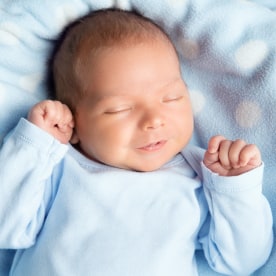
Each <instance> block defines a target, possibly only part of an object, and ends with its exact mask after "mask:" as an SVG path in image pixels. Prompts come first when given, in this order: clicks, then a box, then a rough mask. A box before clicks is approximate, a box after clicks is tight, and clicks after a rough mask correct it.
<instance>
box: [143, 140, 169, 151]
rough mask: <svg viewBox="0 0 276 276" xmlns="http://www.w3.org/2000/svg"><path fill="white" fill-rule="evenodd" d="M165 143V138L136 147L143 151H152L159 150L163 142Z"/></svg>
mask: <svg viewBox="0 0 276 276" xmlns="http://www.w3.org/2000/svg"><path fill="white" fill-rule="evenodd" d="M166 143H167V141H166V140H162V141H158V142H154V143H150V144H148V145H146V146H144V147H141V148H138V149H139V150H142V151H145V152H152V151H157V150H160V149H161V148H162V147H163V146H164V145H165V144H166Z"/></svg>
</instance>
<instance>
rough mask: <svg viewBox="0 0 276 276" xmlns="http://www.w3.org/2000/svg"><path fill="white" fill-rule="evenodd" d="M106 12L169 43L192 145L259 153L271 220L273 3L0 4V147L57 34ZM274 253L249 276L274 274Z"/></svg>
mask: <svg viewBox="0 0 276 276" xmlns="http://www.w3.org/2000/svg"><path fill="white" fill-rule="evenodd" d="M112 6H116V7H120V8H123V9H132V8H135V9H137V10H138V11H140V12H142V13H143V14H144V15H146V16H148V17H151V18H152V19H154V20H156V21H157V22H158V23H160V24H161V25H162V26H163V27H164V28H165V29H166V31H167V32H168V33H169V35H170V36H171V37H172V39H173V41H174V43H175V45H176V47H177V50H178V52H179V57H180V59H181V66H182V71H183V78H184V79H185V80H186V82H187V84H188V87H189V90H190V94H191V98H192V102H193V109H194V114H195V134H194V137H193V140H192V142H193V143H195V144H198V145H200V146H202V147H206V143H207V141H208V139H209V138H210V136H212V135H214V134H218V133H220V134H223V135H225V136H227V137H228V138H230V139H236V138H243V139H245V140H247V141H248V142H250V143H256V144H257V145H258V146H259V147H260V149H261V151H262V155H263V160H264V163H265V179H264V188H263V190H264V193H265V195H266V196H267V197H268V199H269V201H270V203H271V206H272V209H273V213H274V220H275V219H276V185H275V183H276V174H275V173H274V172H275V171H276V147H275V144H276V143H275V142H276V138H274V135H276V123H275V122H276V111H275V110H274V104H276V13H275V10H276V1H274V0H263V1H262V0H255V1H242V0H193V1H191V0H190V1H188V0H187V1H184V0H121V1H115V0H114V1H113V0H101V1H98V0H70V1H68V0H55V1H37V0H13V1H10V0H1V3H0V143H1V140H2V138H3V136H4V135H5V134H6V133H7V132H8V131H9V130H10V129H11V128H12V127H13V126H14V125H15V123H16V122H17V121H18V119H19V118H20V117H21V116H26V114H27V111H28V109H29V108H30V106H32V105H33V104H34V103H36V102H37V101H40V100H41V99H44V98H46V97H47V96H48V95H49V93H50V91H48V90H47V86H46V79H45V75H46V72H47V60H48V56H49V53H50V51H51V49H52V48H53V46H54V43H55V39H56V37H57V36H58V34H59V32H60V31H61V30H62V28H63V27H64V26H65V25H66V24H68V23H69V22H71V21H72V20H74V19H76V18H77V17H79V16H82V15H84V14H85V13H87V12H88V11H90V10H96V9H100V8H106V7H112ZM0 181H1V180H0ZM238 215H239V214H237V216H238ZM249 227H251V226H249ZM252 227H254V226H252ZM248 231H250V228H249V229H248ZM274 232H275V231H274ZM0 234H1V230H0ZM275 248H276V246H275V247H274V249H273V252H272V255H271V257H270V260H269V261H268V263H267V264H266V265H265V266H264V267H263V268H261V269H260V270H259V271H258V272H256V273H255V274H254V275H266V276H270V275H276V250H275ZM11 256H12V252H10V251H2V252H1V254H0V275H1V276H2V275H6V273H5V271H7V270H8V267H9V263H10V259H11ZM197 257H198V265H199V272H200V275H204V276H206V275H218V274H217V273H214V272H212V271H210V269H209V268H208V267H207V265H206V262H205V261H204V257H203V256H202V255H201V254H200V253H199V254H198V256H197ZM184 274H185V272H183V275H184Z"/></svg>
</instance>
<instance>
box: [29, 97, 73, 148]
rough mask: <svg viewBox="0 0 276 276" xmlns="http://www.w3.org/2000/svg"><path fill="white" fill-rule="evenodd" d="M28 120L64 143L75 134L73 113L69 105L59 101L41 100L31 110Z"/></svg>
mask: <svg viewBox="0 0 276 276" xmlns="http://www.w3.org/2000/svg"><path fill="white" fill-rule="evenodd" d="M28 120H29V121H30V122H31V123H33V124H35V125H36V126H38V127H39V128H41V129H43V130H44V131H46V132H48V133H49V134H51V135H52V136H54V137H55V138H56V139H57V140H59V141H60V142H61V143H63V144H66V143H68V142H69V141H70V138H71V136H72V134H73V128H74V120H73V115H72V113H71V111H70V109H69V108H68V106H67V105H65V104H63V103H61V102H59V101H51V100H44V101H42V102H39V103H38V104H36V105H35V106H34V107H33V108H32V109H31V110H30V112H29V114H28Z"/></svg>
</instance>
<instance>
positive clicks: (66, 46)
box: [52, 9, 173, 111]
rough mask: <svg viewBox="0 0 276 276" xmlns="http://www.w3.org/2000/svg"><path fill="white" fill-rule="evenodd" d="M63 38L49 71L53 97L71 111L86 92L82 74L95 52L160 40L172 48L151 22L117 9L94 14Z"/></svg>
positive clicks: (165, 36) (158, 27) (78, 22)
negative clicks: (52, 80) (51, 79)
mask: <svg viewBox="0 0 276 276" xmlns="http://www.w3.org/2000/svg"><path fill="white" fill-rule="evenodd" d="M63 37H64V38H63V40H62V41H61V43H60V45H59V48H58V49H57V51H56V54H55V55H54V58H53V68H52V71H53V79H54V86H55V95H56V98H57V99H58V100H60V101H62V102H63V103H65V104H67V105H68V106H69V107H70V108H71V110H72V111H74V109H75V106H76V104H77V101H78V99H79V98H80V97H81V96H82V95H83V94H84V93H85V84H84V82H85V74H84V72H85V70H86V68H87V66H89V65H91V64H90V57H91V56H93V55H95V54H97V52H98V51H100V50H102V49H104V48H108V47H113V46H116V45H117V46H118V45H120V46H121V45H122V46H129V45H131V44H137V43H143V42H144V41H154V40H160V39H163V40H164V41H167V42H168V43H169V44H171V45H172V43H171V41H170V38H169V36H168V35H167V34H166V33H165V31H164V30H163V29H162V28H161V27H160V26H159V25H157V24H156V23H155V22H153V21H152V20H151V19H149V18H146V17H144V16H142V15H140V14H138V13H137V12H133V11H125V10H120V9H104V10H97V11H93V12H91V13H89V14H88V15H86V16H84V17H83V18H81V19H79V20H77V21H76V22H74V23H73V24H72V25H70V26H69V27H68V28H67V29H66V30H65V32H64V36H63ZM172 47H173V45H172Z"/></svg>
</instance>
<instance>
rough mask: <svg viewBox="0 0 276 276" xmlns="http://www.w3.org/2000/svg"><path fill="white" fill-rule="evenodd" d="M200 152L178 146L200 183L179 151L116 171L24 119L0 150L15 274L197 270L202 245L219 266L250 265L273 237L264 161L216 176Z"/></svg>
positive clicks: (7, 242) (4, 230) (3, 214)
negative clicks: (155, 162) (161, 161)
mask: <svg viewBox="0 0 276 276" xmlns="http://www.w3.org/2000/svg"><path fill="white" fill-rule="evenodd" d="M67 150H68V151H67ZM198 153H199V151H198V149H197V148H196V149H194V147H191V148H187V149H185V150H184V151H183V155H184V156H185V157H186V158H187V161H188V162H190V164H191V165H192V166H193V167H195V168H196V167H197V168H198V166H200V164H201V167H202V175H203V185H202V182H201V181H200V179H199V177H198V176H197V174H196V173H195V171H194V170H193V169H192V167H191V166H190V165H189V163H187V161H186V159H184V158H183V155H181V154H178V155H177V156H176V157H175V158H173V159H172V160H171V161H169V162H168V163H167V164H165V165H164V166H163V167H162V168H160V169H159V170H156V171H153V172H148V173H143V172H135V171H129V170H122V169H118V168H114V167H110V166H106V165H103V164H99V163H97V162H94V161H92V160H89V159H87V158H86V157H84V156H83V155H82V154H80V153H79V152H77V151H76V150H75V149H73V148H72V147H70V146H66V145H63V144H60V143H59V142H58V141H57V140H55V139H54V138H53V137H51V136H50V135H49V134H48V133H46V132H44V131H43V130H41V129H39V128H37V127H36V126H34V125H32V124H31V123H29V122H28V121H26V120H25V119H22V120H20V122H19V124H18V125H17V127H16V128H15V130H14V131H13V133H12V134H11V135H10V136H9V138H8V139H6V140H5V142H4V144H3V147H2V150H1V151H0V162H1V163H2V164H3V165H2V168H1V171H0V178H1V181H2V184H1V193H0V229H1V230H0V233H1V235H0V247H2V248H14V249H18V251H17V253H16V255H15V258H14V263H13V265H12V269H11V275H14V276H17V275H18V276H19V275H28V276H37V275H40V276H44V275H45V276H48V275H58V276H63V275H64V276H70V275H72V276H75V275H95V276H96V275H99V276H103V275H110V276H111V275H112V276H116V275H118V276H129V275H131V276H139V275H143V276H168V275H174V276H178V275H179V276H181V275H184V274H185V275H187V276H194V275H197V267H196V261H195V255H194V253H195V250H196V249H199V248H202V249H203V250H204V253H205V255H206V258H207V260H208V262H209V264H210V266H212V267H213V268H214V269H215V270H216V271H219V272H222V273H225V274H233V275H247V274H249V273H250V272H252V271H254V270H255V269H256V268H258V267H260V266H261V265H263V264H264V262H265V261H266V260H267V258H268V257H269V254H270V251H271V248H272V242H273V241H272V237H273V235H272V214H271V210H270V206H269V203H268V201H267V199H266V198H265V197H264V196H263V194H262V175H263V165H261V166H260V167H258V168H256V169H255V170H252V171H250V172H248V173H245V174H243V175H240V176H236V177H222V176H218V175H217V174H213V173H211V171H210V170H208V169H207V168H206V167H205V166H204V165H203V163H202V162H200V160H202V154H201V155H198ZM198 158H200V159H199V160H198ZM22 164H24V165H23V166H22ZM13 168H17V173H16V174H15V173H14V170H13ZM200 170H201V169H200ZM209 212H210V213H209ZM237 212H238V215H237ZM248 225H250V226H253V227H252V228H251V229H250V231H248V229H247V226H248Z"/></svg>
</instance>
